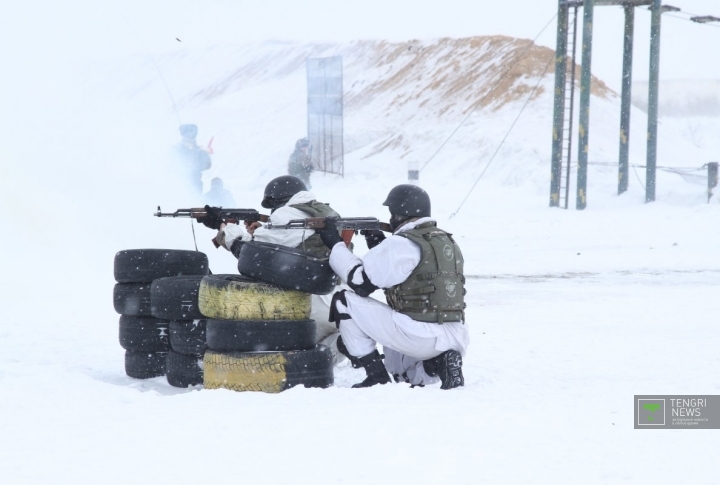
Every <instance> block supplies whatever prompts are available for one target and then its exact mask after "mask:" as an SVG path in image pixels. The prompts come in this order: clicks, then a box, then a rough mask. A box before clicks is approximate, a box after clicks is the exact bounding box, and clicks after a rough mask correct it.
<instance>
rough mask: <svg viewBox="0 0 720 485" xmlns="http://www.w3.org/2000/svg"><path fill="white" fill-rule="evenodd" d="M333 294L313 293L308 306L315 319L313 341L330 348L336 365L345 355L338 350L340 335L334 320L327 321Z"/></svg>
mask: <svg viewBox="0 0 720 485" xmlns="http://www.w3.org/2000/svg"><path fill="white" fill-rule="evenodd" d="M332 296H333V294H332V293H330V294H329V295H313V296H312V300H311V301H312V305H311V307H310V318H311V319H313V320H315V324H316V328H317V335H316V336H315V342H316V343H318V344H321V345H325V346H326V347H328V348H329V349H330V352H331V353H332V357H333V364H334V365H337V364H339V363H340V362H343V361H345V360H346V357H345V356H344V355H343V354H341V353H340V352H339V351H338V348H337V339H338V337H339V336H340V333H339V332H338V329H337V327H336V326H335V322H330V321H328V315H329V314H330V302H331V301H332Z"/></svg>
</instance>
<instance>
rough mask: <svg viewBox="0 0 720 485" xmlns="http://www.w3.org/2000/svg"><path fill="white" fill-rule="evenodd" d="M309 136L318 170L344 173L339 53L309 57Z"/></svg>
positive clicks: (341, 82)
mask: <svg viewBox="0 0 720 485" xmlns="http://www.w3.org/2000/svg"><path fill="white" fill-rule="evenodd" d="M306 69H307V89H308V98H307V117H308V127H307V129H308V140H309V141H310V145H311V147H312V152H311V159H312V162H313V165H314V166H315V168H316V169H317V170H318V171H322V172H328V173H335V174H338V175H340V176H342V177H344V176H345V163H344V154H345V146H344V140H343V136H344V119H343V65H342V57H339V56H338V57H324V58H309V59H307V60H306Z"/></svg>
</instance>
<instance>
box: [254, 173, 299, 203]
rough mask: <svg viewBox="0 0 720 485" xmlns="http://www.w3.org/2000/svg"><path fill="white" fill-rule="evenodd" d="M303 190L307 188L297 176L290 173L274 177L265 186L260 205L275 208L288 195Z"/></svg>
mask: <svg viewBox="0 0 720 485" xmlns="http://www.w3.org/2000/svg"><path fill="white" fill-rule="evenodd" d="M303 190H307V187H306V186H305V184H304V183H303V182H302V180H300V179H299V178H297V177H293V176H292V175H283V176H282V177H276V178H274V179H272V180H271V181H270V183H268V184H267V185H266V186H265V194H264V195H263V201H262V202H261V203H260V205H262V206H263V207H264V208H266V209H277V208H278V207H282V206H283V205H285V204H286V203H287V201H288V200H289V199H290V197H292V196H293V195H295V194H297V193H298V192H302V191H303Z"/></svg>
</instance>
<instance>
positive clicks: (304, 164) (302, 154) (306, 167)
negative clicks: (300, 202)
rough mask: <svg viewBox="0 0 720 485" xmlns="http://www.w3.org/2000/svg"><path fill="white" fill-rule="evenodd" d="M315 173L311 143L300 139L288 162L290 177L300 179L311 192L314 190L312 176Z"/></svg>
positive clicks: (305, 139)
mask: <svg viewBox="0 0 720 485" xmlns="http://www.w3.org/2000/svg"><path fill="white" fill-rule="evenodd" d="M314 171H315V167H314V166H313V163H312V149H311V147H310V142H309V141H308V139H307V138H300V139H299V140H298V141H297V142H296V143H295V151H294V152H292V155H290V160H288V175H292V176H293V177H297V178H299V179H300V180H301V181H302V182H303V183H304V184H305V186H306V187H307V188H308V190H309V189H311V188H312V186H311V185H310V174H311V173H313V172H314Z"/></svg>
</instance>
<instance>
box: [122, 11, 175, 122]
mask: <svg viewBox="0 0 720 485" xmlns="http://www.w3.org/2000/svg"><path fill="white" fill-rule="evenodd" d="M118 13H119V14H120V16H121V17H122V18H123V20H125V23H126V24H127V25H128V27H130V30H132V32H133V34H135V37H137V39H138V42H140V45H141V46H142V48H143V50H144V51H145V54H147V56H148V58H149V59H150V62H152V65H153V66H155V70H156V71H157V73H158V75H159V76H160V80H161V81H162V83H163V86H165V91H167V95H168V97H169V98H170V102H171V103H172V107H173V110H174V111H175V117H176V118H177V120H178V124H182V121H180V113H179V112H178V109H177V105H176V104H175V98H173V95H172V92H170V87H169V86H168V84H167V81H165V76H163V73H162V71H161V70H160V66H158V65H157V62H155V58H154V57H153V55H152V54H151V53H150V50H149V49H148V48H147V47H145V43H144V42H143V40H142V37H140V34H138V32H137V30H135V28H134V27H133V25H132V24H131V23H130V21H129V20H128V19H127V17H125V15H124V14H123V13H122V12H121V11H120V10H118Z"/></svg>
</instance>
